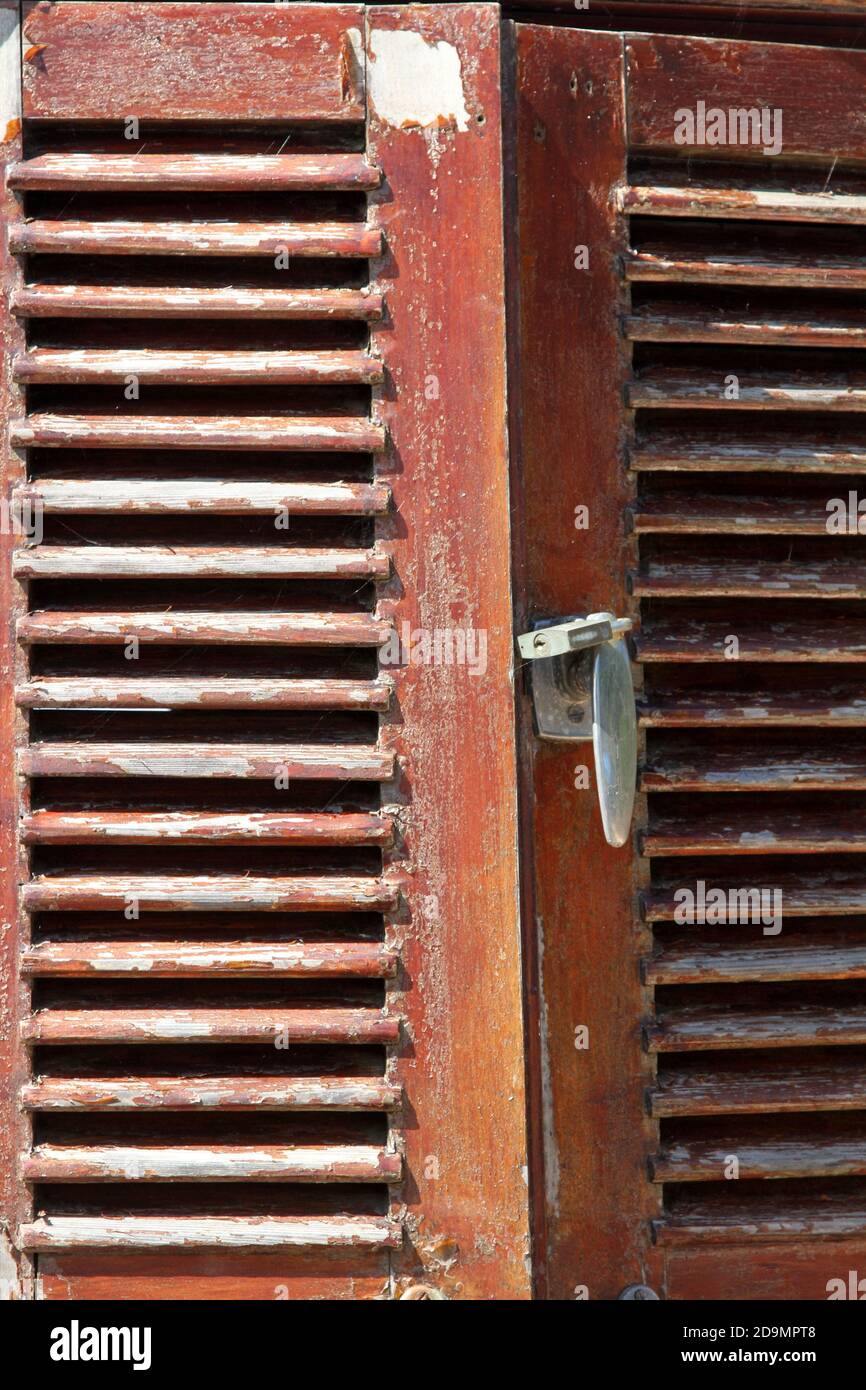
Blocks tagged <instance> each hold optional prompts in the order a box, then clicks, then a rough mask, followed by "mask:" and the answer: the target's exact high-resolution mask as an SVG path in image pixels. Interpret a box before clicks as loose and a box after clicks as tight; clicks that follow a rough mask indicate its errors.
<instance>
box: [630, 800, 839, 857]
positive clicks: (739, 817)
mask: <svg viewBox="0 0 866 1390" xmlns="http://www.w3.org/2000/svg"><path fill="white" fill-rule="evenodd" d="M641 850H642V853H643V854H646V855H649V856H650V857H653V856H658V855H666V856H676V855H683V854H736V855H740V854H846V853H849V854H850V853H860V852H862V851H864V850H866V813H864V812H863V811H861V810H860V808H859V807H850V808H849V807H848V806H846V807H845V811H844V814H843V815H842V816H840V814H839V807H838V806H837V805H833V804H831V805H830V806H824V807H822V808H821V809H820V810H817V809H813V808H812V807H810V808H809V809H808V810H798V809H796V808H795V809H792V810H783V811H779V810H776V809H773V810H769V811H764V810H761V809H760V807H759V808H758V809H757V810H755V809H753V808H748V809H740V808H739V807H733V808H732V807H731V806H730V805H728V807H727V808H726V809H725V810H723V811H715V810H714V809H713V808H712V807H710V808H708V809H707V810H702V811H701V814H700V817H699V818H696V817H695V815H694V811H693V810H691V811H680V812H679V813H674V814H665V812H664V810H662V811H656V810H655V809H654V810H653V814H652V817H651V820H650V825H649V828H648V829H647V830H645V831H644V832H643V835H642V836H641Z"/></svg>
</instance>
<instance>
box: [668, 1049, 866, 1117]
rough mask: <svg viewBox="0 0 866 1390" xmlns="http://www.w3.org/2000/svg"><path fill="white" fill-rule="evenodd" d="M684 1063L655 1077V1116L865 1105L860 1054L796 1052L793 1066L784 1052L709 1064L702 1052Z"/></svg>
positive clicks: (727, 1056)
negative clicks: (810, 1053) (757, 1060)
mask: <svg viewBox="0 0 866 1390" xmlns="http://www.w3.org/2000/svg"><path fill="white" fill-rule="evenodd" d="M687 1060H688V1063H689V1064H691V1063H696V1064H697V1065H694V1066H692V1065H688V1066H685V1067H678V1069H677V1070H675V1071H664V1072H660V1073H659V1080H658V1085H657V1087H656V1088H655V1089H654V1090H653V1092H652V1093H651V1096H650V1104H651V1108H652V1113H653V1115H655V1116H657V1117H658V1118H666V1117H670V1116H674V1115H759V1114H773V1113H776V1114H794V1113H797V1112H800V1111H803V1112H810V1111H833V1110H839V1111H848V1110H862V1109H863V1108H864V1105H866V1076H864V1072H863V1063H862V1054H860V1053H854V1054H853V1055H852V1054H845V1053H841V1054H838V1055H836V1056H833V1055H832V1054H829V1055H823V1054H820V1053H819V1054H815V1053H813V1054H812V1055H811V1056H809V1055H805V1056H804V1054H802V1053H800V1054H796V1064H795V1065H793V1066H792V1063H791V1060H790V1058H789V1057H787V1056H786V1055H785V1054H784V1053H782V1054H781V1055H777V1056H775V1057H774V1056H772V1055H770V1056H767V1057H762V1058H761V1059H760V1061H759V1062H756V1061H755V1060H754V1059H753V1058H750V1059H749V1063H748V1066H747V1067H746V1068H744V1067H743V1064H742V1059H741V1058H740V1057H738V1056H736V1054H734V1053H728V1054H723V1055H721V1056H719V1057H715V1058H712V1059H711V1060H710V1061H709V1062H707V1061H706V1060H705V1059H704V1058H702V1057H701V1056H700V1054H695V1055H694V1056H693V1057H690V1058H688V1059H687Z"/></svg>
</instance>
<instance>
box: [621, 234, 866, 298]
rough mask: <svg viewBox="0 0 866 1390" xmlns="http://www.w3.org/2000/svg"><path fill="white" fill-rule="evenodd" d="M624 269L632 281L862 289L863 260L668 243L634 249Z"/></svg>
mask: <svg viewBox="0 0 866 1390" xmlns="http://www.w3.org/2000/svg"><path fill="white" fill-rule="evenodd" d="M624 264H625V273H626V276H627V277H628V279H629V280H631V281H637V282H646V281H649V282H669V283H674V284H693V285H757V286H760V287H761V288H764V287H768V288H778V289H827V290H862V289H866V262H864V261H858V260H854V259H853V258H847V259H846V258H845V257H844V256H842V255H838V256H829V255H823V254H821V252H820V251H819V250H817V249H816V252H815V255H814V256H797V255H794V254H791V253H785V252H777V253H775V254H774V255H773V256H772V257H771V256H769V255H765V256H761V255H759V254H757V253H755V254H753V255H745V254H742V253H738V252H736V251H731V252H725V251H722V250H719V249H716V248H714V249H713V250H712V252H709V251H707V250H705V249H701V248H700V247H698V246H696V247H694V248H688V249H685V248H681V247H679V246H674V245H671V246H670V247H669V248H668V249H667V250H665V251H662V250H660V249H656V250H653V251H649V250H640V251H634V252H632V253H631V254H630V255H628V256H627V257H626V259H625V263H624Z"/></svg>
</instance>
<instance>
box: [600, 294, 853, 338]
mask: <svg viewBox="0 0 866 1390" xmlns="http://www.w3.org/2000/svg"><path fill="white" fill-rule="evenodd" d="M625 331H626V333H627V335H628V337H629V338H631V339H633V340H634V341H635V342H639V343H641V342H642V343H721V344H727V343H743V344H754V345H755V346H756V347H803V348H815V349H819V348H845V347H863V346H864V344H866V319H864V318H863V317H862V315H860V314H859V313H858V312H857V311H856V310H855V311H854V312H852V313H849V314H848V315H846V314H845V313H844V310H837V311H835V312H834V311H833V309H832V308H830V309H826V310H824V311H823V312H821V311H815V310H812V311H811V312H806V313H804V312H802V311H799V312H798V311H797V309H796V308H794V309H790V310H787V311H779V310H772V311H771V310H765V311H764V313H763V314H762V313H760V312H759V311H758V312H756V311H754V310H753V311H752V312H751V313H748V312H746V311H743V313H742V314H741V315H740V316H736V315H734V314H733V313H732V312H731V310H730V309H727V310H725V309H714V308H710V307H703V306H698V305H695V304H692V303H677V302H676V301H675V300H672V301H666V302H663V303H653V304H652V305H643V306H642V307H641V308H640V309H639V310H638V311H637V312H636V313H632V314H631V315H629V317H628V318H627V319H626V321H625Z"/></svg>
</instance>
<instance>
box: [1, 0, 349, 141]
mask: <svg viewBox="0 0 866 1390" xmlns="http://www.w3.org/2000/svg"><path fill="white" fill-rule="evenodd" d="M363 27H364V9H363V6H362V5H357V4H343V5H330V6H328V7H327V8H323V7H322V6H321V5H316V4H292V5H268V6H267V7H266V8H265V9H262V7H261V6H260V5H256V4H244V3H240V4H233V5H231V6H230V7H228V8H227V7H226V6H225V5H220V4H210V5H208V7H207V9H206V10H205V9H203V8H202V6H201V5H198V4H190V3H186V4H171V5H164V4H163V5H150V4H148V5H136V6H134V7H133V6H130V5H120V6H118V5H93V4H87V3H76V2H75V0H67V2H66V3H64V4H62V5H51V6H49V7H45V6H43V5H33V6H29V7H28V13H27V16H26V21H25V25H24V31H23V33H24V51H25V61H24V65H23V74H24V110H25V116H27V117H28V118H30V119H31V120H33V119H36V120H40V121H55V120H63V121H116V122H122V121H123V119H124V117H125V116H126V115H127V114H128V113H129V112H130V111H134V112H136V113H137V114H138V115H139V117H141V118H142V119H144V120H147V119H156V120H174V121H185V120H194V121H195V120H199V121H200V120H212V121H222V122H225V123H226V124H228V125H229V127H231V124H232V123H233V122H238V121H279V122H287V121H324V122H332V121H338V122H345V121H359V120H363V119H364V109H365V100H364V79H363V69H362V68H361V67H359V66H358V65H356V64H354V63H353V62H351V61H350V59H351V53H352V46H351V38H350V32H349V31H351V30H354V31H356V32H357V31H362V30H363ZM203 32H206V34H207V40H208V41H207V42H206V43H203V42H202V33H203ZM39 55H41V56H39Z"/></svg>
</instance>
